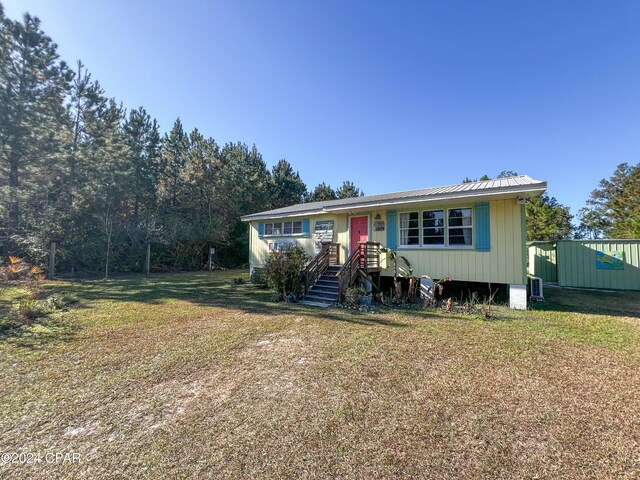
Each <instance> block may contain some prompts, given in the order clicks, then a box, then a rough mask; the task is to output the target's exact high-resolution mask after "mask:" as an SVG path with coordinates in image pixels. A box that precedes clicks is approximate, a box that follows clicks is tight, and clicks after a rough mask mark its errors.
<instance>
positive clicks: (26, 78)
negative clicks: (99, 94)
mask: <svg viewBox="0 0 640 480" xmlns="http://www.w3.org/2000/svg"><path fill="white" fill-rule="evenodd" d="M0 52H1V53H2V60H1V61H0V85H1V86H2V88H0V205H3V206H6V207H5V208H2V212H0V213H2V217H3V219H2V222H1V224H2V226H3V227H4V228H3V230H4V234H5V235H4V242H5V245H6V246H7V249H8V251H10V252H13V253H14V254H16V253H20V252H16V251H15V250H16V248H17V244H18V243H22V244H25V243H27V244H29V243H31V244H33V243H34V242H33V241H32V239H29V238H27V235H28V233H29V229H28V227H27V225H28V224H29V223H30V221H27V219H26V218H25V214H27V213H28V212H31V213H34V210H30V209H29V208H27V206H30V207H31V208H32V209H33V208H36V209H37V208H39V210H35V212H36V213H37V212H44V211H45V210H47V211H48V210H49V209H48V207H49V202H51V201H53V202H55V201H56V200H57V199H56V198H55V194H57V193H58V191H59V188H60V185H59V184H58V183H57V182H58V181H59V178H58V177H57V176H55V175H51V172H52V167H53V166H54V165H53V163H54V162H53V159H54V158H55V157H56V156H57V155H60V152H61V138H60V132H61V131H63V130H64V124H65V120H66V119H65V110H64V104H63V101H64V97H65V95H66V92H67V89H68V86H69V81H70V79H71V75H72V74H71V72H70V71H69V69H68V68H67V66H66V64H65V63H64V62H61V61H59V60H58V53H57V46H56V44H55V43H53V41H52V40H51V39H50V38H49V37H48V36H47V35H45V34H44V32H43V31H42V30H41V29H40V20H39V19H38V18H36V17H32V16H31V15H29V14H25V15H24V17H23V20H22V22H20V21H12V20H10V19H8V18H6V17H5V16H4V12H3V11H2V9H1V7H0ZM50 194H54V195H50ZM30 220H35V221H36V222H40V220H42V219H40V218H32V219H30ZM36 243H37V242H36Z"/></svg>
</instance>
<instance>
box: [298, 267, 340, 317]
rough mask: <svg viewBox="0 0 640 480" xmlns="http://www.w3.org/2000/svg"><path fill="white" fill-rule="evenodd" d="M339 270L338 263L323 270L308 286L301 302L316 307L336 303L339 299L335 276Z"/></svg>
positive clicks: (336, 277)
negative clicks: (309, 286)
mask: <svg viewBox="0 0 640 480" xmlns="http://www.w3.org/2000/svg"><path fill="white" fill-rule="evenodd" d="M339 270H340V266H339V265H329V266H328V267H327V269H326V270H325V272H324V273H323V274H322V275H320V276H319V277H318V279H317V280H316V282H315V283H314V284H313V285H312V286H311V288H309V291H308V292H307V294H306V295H305V296H304V300H303V301H302V303H304V304H306V305H314V306H316V307H328V306H329V305H332V304H334V303H336V302H337V301H338V300H339V299H340V287H339V284H338V276H337V275H338V271H339Z"/></svg>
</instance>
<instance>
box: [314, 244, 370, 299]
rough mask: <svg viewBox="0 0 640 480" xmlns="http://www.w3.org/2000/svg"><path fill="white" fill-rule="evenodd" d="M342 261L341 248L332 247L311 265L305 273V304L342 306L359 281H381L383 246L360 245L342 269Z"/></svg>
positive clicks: (324, 248)
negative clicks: (351, 289)
mask: <svg viewBox="0 0 640 480" xmlns="http://www.w3.org/2000/svg"><path fill="white" fill-rule="evenodd" d="M339 259H340V244H338V243H329V244H326V245H325V246H324V247H323V248H322V250H321V251H320V253H318V255H316V256H315V258H314V259H313V260H312V261H311V262H309V265H307V268H306V269H305V296H304V300H303V301H302V303H303V304H306V305H314V306H317V307H328V306H330V305H333V304H334V303H336V302H339V301H340V300H341V299H342V296H343V295H344V292H345V290H346V289H347V288H349V287H351V286H353V285H354V284H355V282H356V280H358V279H360V278H363V279H368V280H371V279H372V275H375V274H377V275H378V281H379V274H380V270H381V268H380V244H378V243H376V242H363V243H360V244H358V247H357V248H355V249H354V251H353V252H352V253H351V255H350V256H349V258H348V259H347V261H346V262H345V263H344V264H343V265H339ZM372 284H373V285H374V286H375V283H374V282H372ZM378 287H379V285H378Z"/></svg>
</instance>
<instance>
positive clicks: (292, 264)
mask: <svg viewBox="0 0 640 480" xmlns="http://www.w3.org/2000/svg"><path fill="white" fill-rule="evenodd" d="M308 260H309V259H308V257H307V254H306V253H305V252H304V250H303V249H302V248H300V247H290V248H287V249H286V250H283V251H281V252H271V253H270V254H269V256H268V257H267V262H266V264H265V267H264V276H265V278H266V280H267V284H268V285H269V287H271V288H273V289H274V290H275V291H276V293H277V294H278V298H279V300H284V298H285V296H286V295H287V294H290V295H295V296H298V295H299V294H300V293H302V289H303V287H304V280H303V278H302V274H303V272H304V268H305V266H306V265H307V262H308Z"/></svg>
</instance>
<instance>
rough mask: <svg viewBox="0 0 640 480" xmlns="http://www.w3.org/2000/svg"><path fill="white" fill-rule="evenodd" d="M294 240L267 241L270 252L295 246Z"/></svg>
mask: <svg viewBox="0 0 640 480" xmlns="http://www.w3.org/2000/svg"><path fill="white" fill-rule="evenodd" d="M295 246H296V242H295V240H279V241H277V242H269V251H270V252H281V251H283V250H286V249H287V248H291V247H295Z"/></svg>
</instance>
